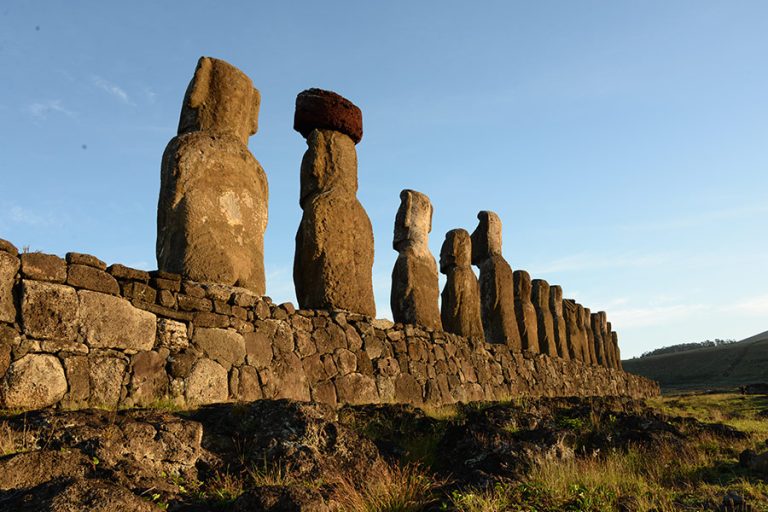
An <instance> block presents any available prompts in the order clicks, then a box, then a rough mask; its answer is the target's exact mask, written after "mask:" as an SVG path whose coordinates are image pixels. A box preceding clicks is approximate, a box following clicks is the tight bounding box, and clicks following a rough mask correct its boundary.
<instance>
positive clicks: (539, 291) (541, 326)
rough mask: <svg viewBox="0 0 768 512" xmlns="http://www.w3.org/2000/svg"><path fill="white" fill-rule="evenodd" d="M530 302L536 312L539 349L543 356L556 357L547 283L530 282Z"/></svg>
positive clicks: (555, 343)
mask: <svg viewBox="0 0 768 512" xmlns="http://www.w3.org/2000/svg"><path fill="white" fill-rule="evenodd" d="M531 285H532V287H531V301H532V302H533V307H534V309H535V310H536V329H537V332H538V334H539V349H540V350H541V352H542V353H544V354H549V355H550V356H557V355H558V352H557V340H556V339H555V320H554V317H553V316H552V311H551V310H550V308H549V294H550V289H549V283H547V282H546V281H545V280H543V279H534V280H533V281H532V282H531Z"/></svg>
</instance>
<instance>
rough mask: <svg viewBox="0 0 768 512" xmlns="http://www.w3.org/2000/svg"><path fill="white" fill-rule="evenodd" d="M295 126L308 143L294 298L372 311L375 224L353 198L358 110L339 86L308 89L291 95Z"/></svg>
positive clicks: (310, 304)
mask: <svg viewBox="0 0 768 512" xmlns="http://www.w3.org/2000/svg"><path fill="white" fill-rule="evenodd" d="M293 128H294V130H296V131H298V132H299V133H301V135H303V136H304V137H305V138H306V139H307V145H308V146H309V147H308V148H307V151H306V153H304V158H303V159H302V161H301V194H300V198H299V204H300V205H301V208H302V210H303V211H304V213H303V215H302V217H301V224H300V225H299V229H298V232H297V233H296V254H295V257H294V260H293V282H294V285H295V287H296V298H297V299H298V302H299V305H300V306H301V307H302V308H304V309H343V310H347V311H353V312H355V313H362V314H364V315H368V316H375V315H376V305H375V303H374V300H373V278H372V275H371V272H372V268H373V229H372V227H371V221H370V220H369V219H368V215H367V214H366V213H365V210H364V209H363V206H362V205H361V204H360V202H359V201H358V200H357V151H356V150H355V144H357V143H358V142H360V139H361V138H362V136H363V115H362V112H361V111H360V109H359V108H357V107H356V106H355V105H354V104H353V103H352V102H350V101H349V100H347V99H345V98H343V97H341V96H339V95H338V94H336V93H333V92H330V91H323V90H321V89H309V90H306V91H304V92H302V93H300V94H299V95H298V96H297V97H296V113H295V116H294V120H293Z"/></svg>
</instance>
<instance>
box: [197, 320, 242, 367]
mask: <svg viewBox="0 0 768 512" xmlns="http://www.w3.org/2000/svg"><path fill="white" fill-rule="evenodd" d="M192 341H193V342H194V343H195V345H197V347H198V348H200V349H201V350H202V351H203V352H205V354H206V355H207V356H208V357H209V358H211V359H213V360H214V361H216V362H217V363H219V364H220V365H222V366H223V367H224V368H227V369H229V368H230V367H231V366H233V365H234V366H240V365H241V364H243V363H244V362H245V340H244V339H243V337H242V336H241V335H240V334H238V333H236V332H235V331H230V330H229V329H208V328H203V327H201V328H197V329H195V333H194V336H193V337H192Z"/></svg>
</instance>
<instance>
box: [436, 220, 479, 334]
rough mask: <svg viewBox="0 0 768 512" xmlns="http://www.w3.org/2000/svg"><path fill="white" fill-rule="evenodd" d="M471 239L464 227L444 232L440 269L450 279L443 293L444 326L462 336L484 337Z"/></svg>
mask: <svg viewBox="0 0 768 512" xmlns="http://www.w3.org/2000/svg"><path fill="white" fill-rule="evenodd" d="M471 256H472V241H471V239H470V237H469V233H467V231H466V230H464V229H452V230H451V231H449V232H448V233H446V234H445V241H444V242H443V246H442V248H441V249H440V272H442V273H443V274H445V275H446V277H447V279H446V282H445V287H444V288H443V293H442V305H441V311H440V316H441V319H442V324H443V330H445V331H447V332H451V333H454V334H458V335H459V336H465V337H468V338H470V337H472V338H479V339H483V338H484V334H483V323H482V320H481V315H480V286H479V285H478V282H477V278H476V277H475V274H474V272H472V267H471V266H470V265H471V259H472V258H471Z"/></svg>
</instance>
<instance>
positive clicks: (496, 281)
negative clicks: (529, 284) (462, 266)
mask: <svg viewBox="0 0 768 512" xmlns="http://www.w3.org/2000/svg"><path fill="white" fill-rule="evenodd" d="M477 219H478V220H479V221H480V222H479V223H478V225H477V228H475V231H474V232H473V233H472V236H471V238H472V263H473V264H474V265H475V266H476V267H477V268H479V269H480V305H481V314H482V319H483V329H484V331H485V339H486V341H489V342H491V343H506V344H507V345H508V346H509V347H510V348H511V349H512V350H516V351H519V350H522V344H521V341H520V331H519V329H518V328H517V318H516V316H515V296H514V293H513V286H514V280H513V277H512V268H511V267H510V266H509V264H508V263H507V261H506V260H505V259H504V257H503V256H502V255H501V219H499V216H498V215H496V214H495V213H494V212H490V211H481V212H480V213H478V214H477Z"/></svg>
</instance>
